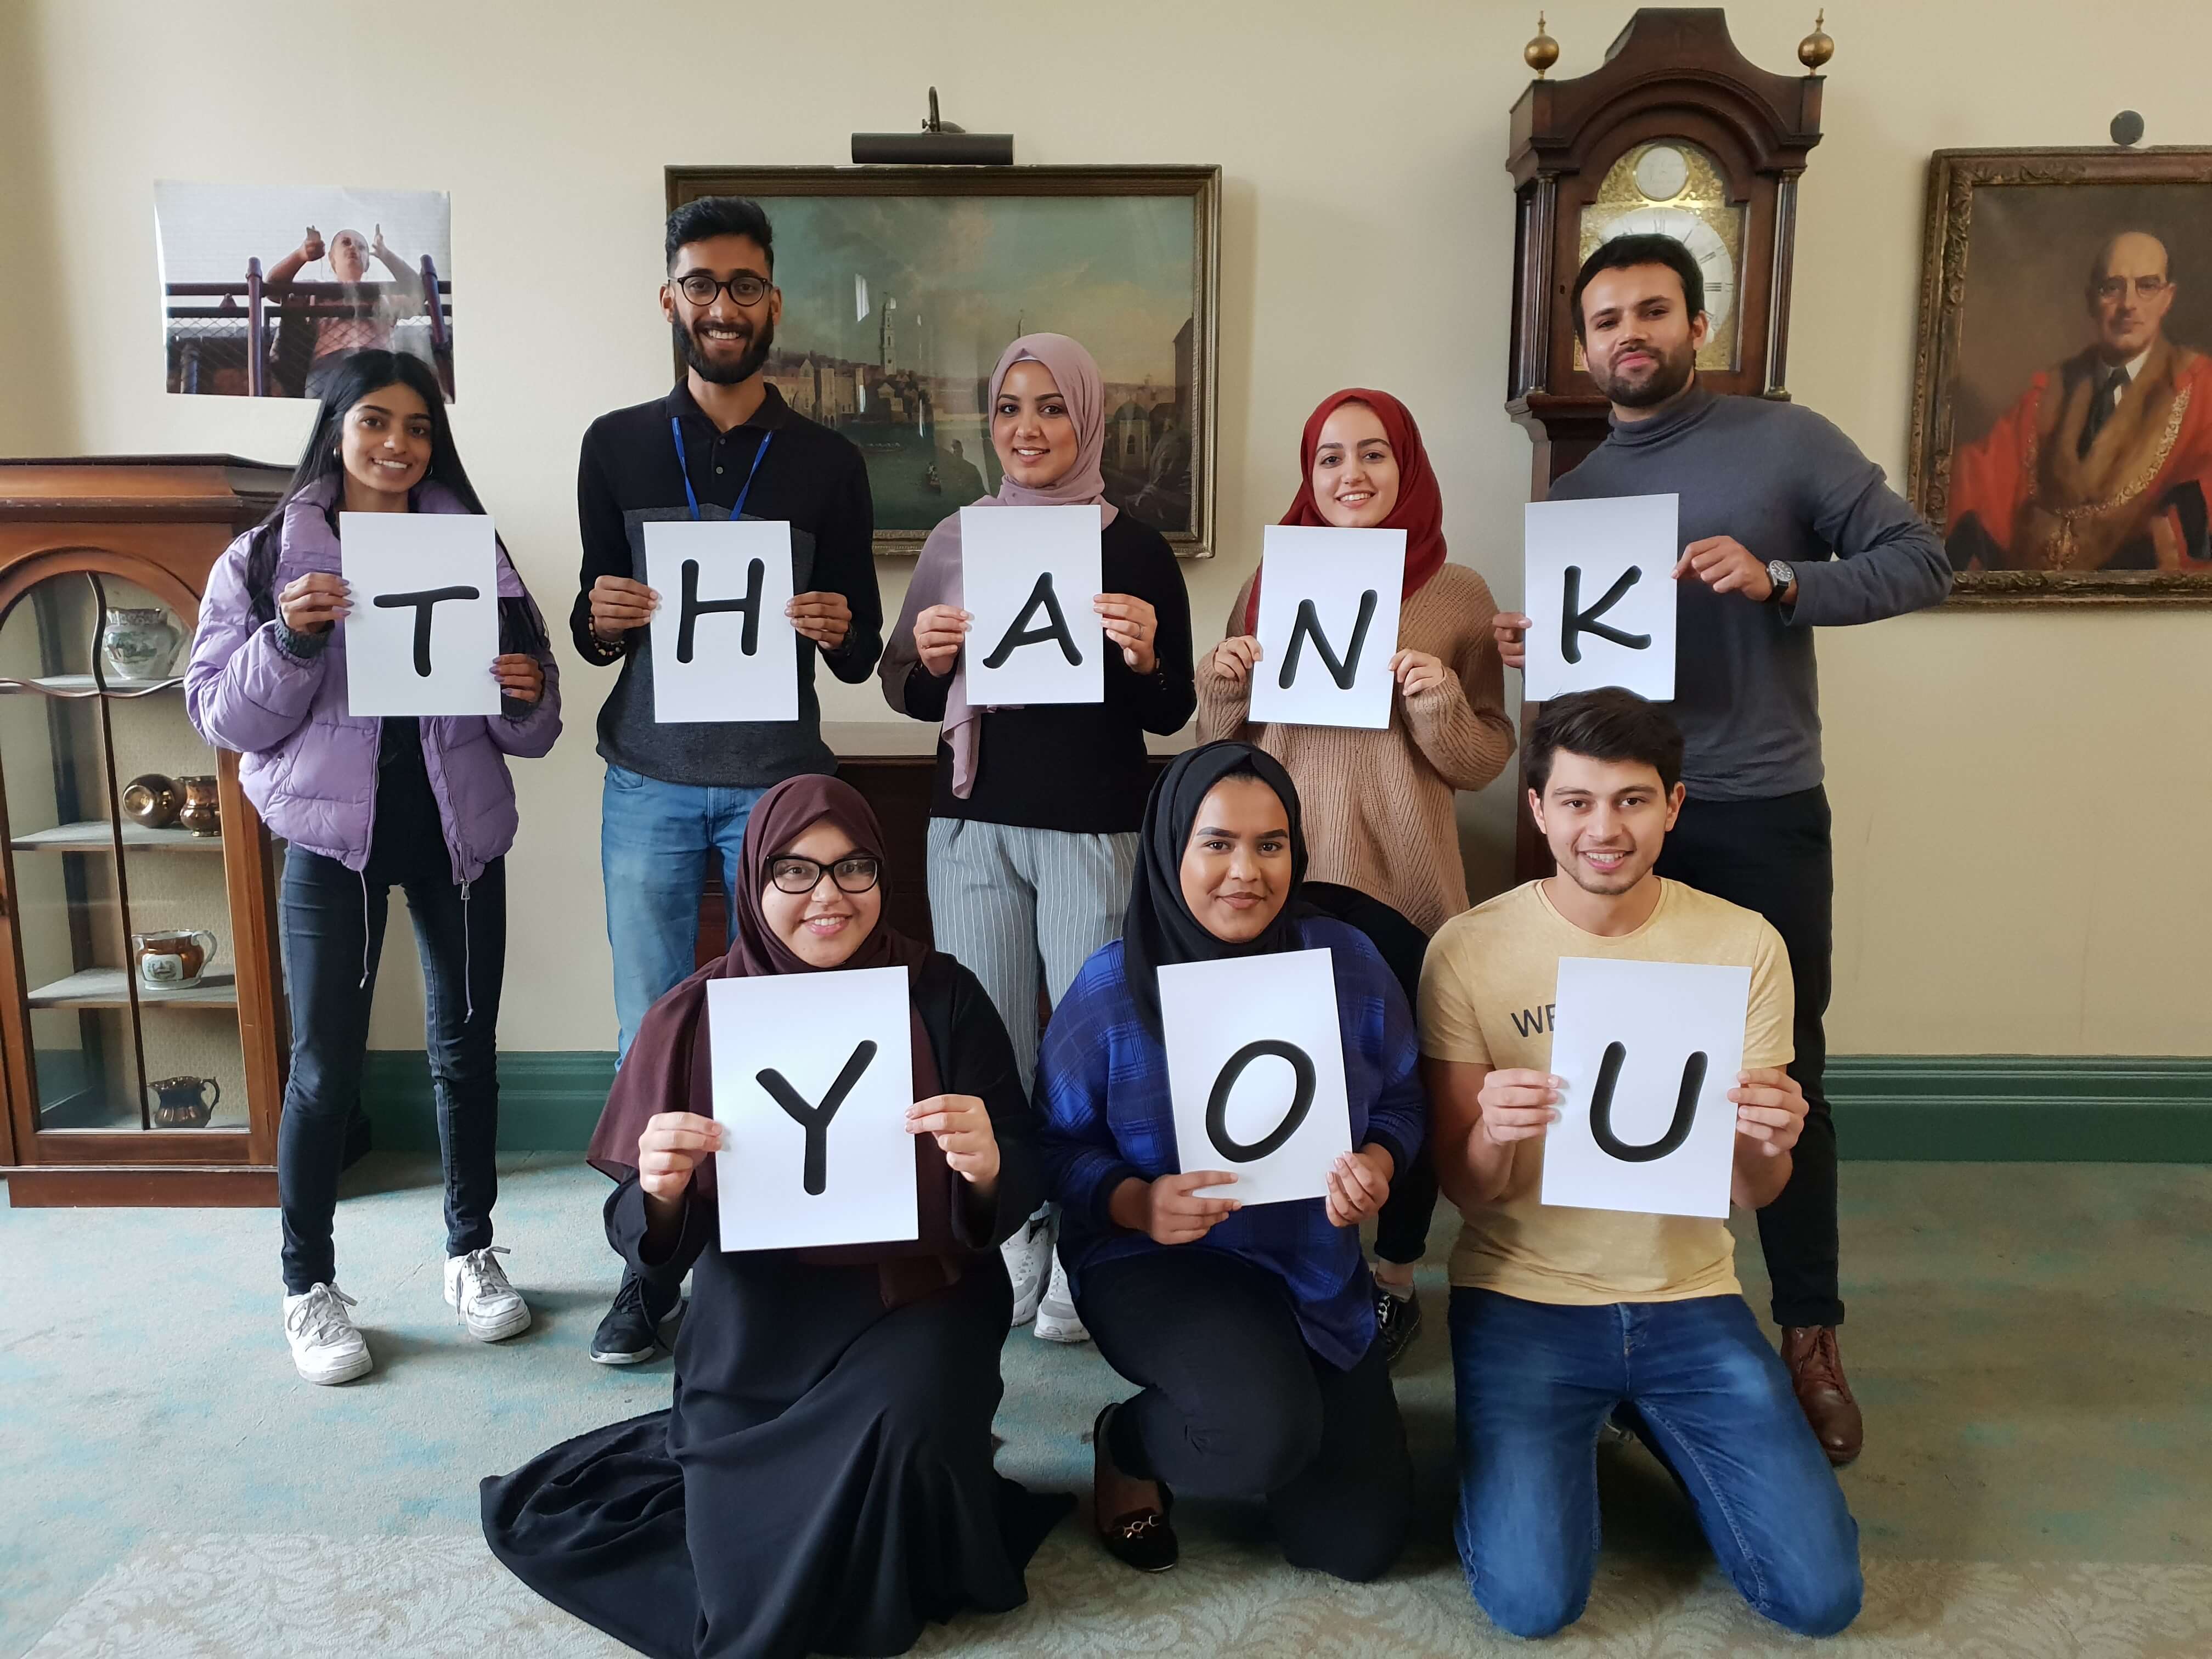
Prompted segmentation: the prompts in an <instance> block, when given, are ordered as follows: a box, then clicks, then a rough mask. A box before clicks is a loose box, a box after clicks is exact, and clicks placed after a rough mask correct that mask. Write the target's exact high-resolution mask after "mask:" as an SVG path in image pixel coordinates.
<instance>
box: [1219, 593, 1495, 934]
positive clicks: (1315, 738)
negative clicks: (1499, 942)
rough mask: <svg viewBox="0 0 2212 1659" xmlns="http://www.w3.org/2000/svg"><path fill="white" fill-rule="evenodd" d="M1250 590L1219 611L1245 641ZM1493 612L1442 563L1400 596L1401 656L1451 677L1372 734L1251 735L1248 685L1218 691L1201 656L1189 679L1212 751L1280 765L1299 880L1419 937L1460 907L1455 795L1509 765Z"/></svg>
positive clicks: (1483, 596)
mask: <svg viewBox="0 0 2212 1659" xmlns="http://www.w3.org/2000/svg"><path fill="white" fill-rule="evenodd" d="M1251 591H1252V584H1251V582H1250V581H1249V580H1247V581H1246V582H1245V584H1244V586H1243V587H1242V588H1241V589H1239V590H1238V592H1237V603H1236V605H1235V607H1234V608H1233V609H1231V611H1230V613H1229V624H1228V627H1229V632H1230V633H1231V634H1232V635H1234V634H1241V633H1243V631H1244V605H1245V601H1246V600H1247V599H1249V597H1250V594H1251ZM1497 611H1498V605H1497V603H1496V601H1494V600H1493V599H1492V598H1491V597H1490V585H1489V584H1488V583H1487V582H1486V581H1484V580H1482V578H1481V577H1480V576H1479V575H1477V574H1475V573H1474V571H1472V570H1469V569H1468V568H1467V567H1466V566H1464V565H1456V564H1448V565H1446V566H1444V568H1443V569H1441V570H1439V571H1438V572H1437V574H1435V575H1433V576H1431V577H1430V578H1429V580H1428V581H1427V582H1426V583H1425V584H1424V585H1423V586H1422V587H1421V589H1420V591H1419V592H1417V593H1415V594H1414V595H1413V598H1411V599H1407V601H1406V604H1405V608H1404V610H1403V611H1401V613H1400V614H1399V618H1398V647H1399V648H1400V649H1401V650H1410V651H1425V652H1427V653H1430V654H1431V656H1434V657H1437V658H1439V659H1442V660H1443V665H1444V666H1445V667H1446V668H1447V669H1448V670H1449V671H1450V672H1449V675H1448V676H1447V677H1446V678H1445V680H1444V683H1443V685H1442V686H1441V687H1439V688H1438V689H1437V690H1433V691H1425V692H1423V693H1422V694H1421V695H1420V696H1416V697H1407V696H1403V695H1402V694H1401V695H1398V696H1394V697H1393V699H1392V702H1391V706H1390V724H1389V727H1388V728H1386V729H1385V730H1383V731H1379V732H1378V731H1370V730H1366V729H1364V728H1358V727H1352V726H1285V725H1280V724H1276V723H1272V722H1271V723H1269V724H1267V725H1265V726H1255V725H1253V724H1252V722H1251V720H1250V714H1251V704H1252V686H1251V682H1250V680H1249V679H1245V680H1242V681H1234V682H1232V681H1228V680H1224V679H1222V678H1220V677H1218V675H1216V674H1215V673H1214V672H1213V671H1212V661H1211V657H1210V655H1209V657H1208V659H1207V660H1206V661H1205V662H1201V663H1200V665H1199V670H1198V732H1199V736H1200V738H1202V739H1204V740H1206V741H1207V742H1211V741H1212V740H1213V739H1214V738H1231V737H1242V738H1244V739H1245V741H1247V742H1248V743H1256V744H1259V746H1260V747H1261V748H1262V749H1264V750H1267V752H1268V753H1269V754H1271V755H1273V756H1274V757H1275V758H1276V759H1278V760H1279V761H1281V762H1282V763H1283V765H1284V766H1285V768H1286V769H1288V770H1289V772H1290V775H1291V781H1292V782H1293V783H1295V784H1297V787H1298V801H1299V805H1300V806H1301V807H1302V809H1303V810H1304V815H1305V831H1306V847H1307V852H1308V868H1307V871H1306V874H1307V877H1308V878H1310V879H1311V880H1314V881H1329V882H1335V883H1336V884H1339V885H1340V886H1344V887H1356V888H1358V890H1360V891H1362V892H1364V893H1367V894H1370V895H1371V896H1374V897H1376V898H1378V899H1381V900H1382V901H1383V902H1384V903H1385V904H1387V905H1389V906H1390V908H1392V909H1394V910H1396V911H1398V912H1399V913H1400V914H1401V915H1404V916H1405V918H1406V919H1407V921H1410V922H1412V923H1413V925H1414V926H1415V927H1419V929H1420V930H1421V931H1422V932H1423V933H1435V932H1436V931H1437V928H1439V927H1442V926H1443V924H1444V923H1445V922H1446V921H1449V920H1450V919H1451V918H1452V917H1454V916H1455V915H1458V914H1459V913H1460V912H1461V911H1462V910H1464V909H1466V908H1467V871H1466V868H1465V866H1462V864H1461V862H1460V856H1459V823H1458V819H1457V818H1456V817H1455V815H1454V813H1453V811H1452V792H1453V791H1454V790H1455V789H1480V788H1481V787H1484V786H1485V785H1486V784H1487V783H1489V782H1490V781H1491V780H1492V779H1493V778H1495V777H1496V776H1497V775H1498V774H1499V773H1500V772H1502V771H1504V769H1505V763H1506V762H1507V761H1508V760H1510V759H1511V758H1512V756H1513V726H1512V722H1511V721H1510V720H1507V719H1506V717H1505V671H1504V665H1503V664H1501V663H1500V662H1499V661H1498V647H1497V644H1496V642H1495V641H1493V640H1492V637H1491V632H1490V619H1491V617H1492V616H1494V615H1495V614H1496V613H1497Z"/></svg>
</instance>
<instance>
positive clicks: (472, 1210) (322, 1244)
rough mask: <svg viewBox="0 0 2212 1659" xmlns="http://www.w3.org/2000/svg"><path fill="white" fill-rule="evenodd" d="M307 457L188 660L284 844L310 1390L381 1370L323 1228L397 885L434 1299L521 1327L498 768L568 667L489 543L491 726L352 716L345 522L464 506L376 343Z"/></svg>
mask: <svg viewBox="0 0 2212 1659" xmlns="http://www.w3.org/2000/svg"><path fill="white" fill-rule="evenodd" d="M328 387H329V390H328V392H327V395H326V396H325V398H324V400H323V404H322V408H321V410H320V411H319V413H318V414H317V416H316V419H315V425H314V428H313V431H312V432H311V433H310V434H309V435H308V438H307V450H306V452H305V453H303V454H302V455H301V459H300V465H299V466H298V468H297V469H296V470H295V471H294V473H293V475H292V480H291V483H290V484H289V486H288V487H287V488H286V489H285V491H284V495H283V498H282V499H281V500H280V501H278V503H277V505H276V507H275V508H274V509H273V510H272V511H271V512H270V515H269V517H268V518H267V519H266V520H264V521H263V522H262V524H261V525H260V526H258V528H256V529H254V530H252V531H250V532H247V533H246V535H244V536H241V537H240V538H239V539H238V540H237V541H235V542H234V543H232V544H231V545H230V548H229V550H228V551H226V552H225V553H224V554H223V556H222V558H221V560H219V561H218V562H216V567H215V570H214V573H213V574H212V575H211V576H210V580H209V584H208V595H207V600H206V603H205V604H204V605H202V606H201V609H200V619H199V628H198V630H197V633H195V635H193V638H192V653H191V662H190V664H189V665H187V666H186V668H185V710H186V712H187V714H189V715H190V717H191V723H192V727H193V729H194V730H195V731H197V732H198V733H199V734H200V735H201V736H202V737H203V738H206V739H207V740H208V742H210V743H211V744H216V745H218V746H219V747H222V748H224V749H230V750H236V751H237V752H238V754H239V755H240V762H239V784H240V787H241V788H243V789H244V790H245V791H246V798H247V799H250V800H251V801H252V803H253V804H254V805H255V807H256V808H258V810H259V811H260V813H261V815H262V817H264V818H265V819H267V820H268V823H269V827H270V829H271V830H272V831H274V832H275V833H276V835H278V836H282V837H283V839H284V840H285V841H286V842H289V847H288V848H287V849H286V852H285V855H284V878H283V894H282V896H281V900H280V902H279V904H278V908H277V924H278V926H279V927H281V928H282V929H283V946H284V951H283V955H284V988H285V994H286V998H287V1002H288V1006H289V1011H290V1018H291V1026H292V1062H291V1069H290V1074H289V1077H288V1078H287V1079H286V1081H285V1085H284V1104H283V1115H282V1117H281V1119H280V1121H279V1124H278V1128H277V1135H276V1191H277V1204H278V1206H279V1208H280V1210H281V1211H282V1213H283V1241H284V1243H283V1270H284V1298H283V1321H284V1334H285V1339H286V1340H287V1341H288V1342H289V1345H290V1346H291V1350H292V1360H293V1364H294V1365H295V1368H296V1369H297V1370H298V1371H299V1373H300V1375H301V1377H302V1378H304V1379H305V1380H307V1382H310V1383H345V1382H350V1381H351V1380H352V1379H353V1378H355V1377H356V1376H362V1375H364V1374H365V1373H366V1372H367V1371H368V1370H369V1368H370V1366H371V1364H372V1363H373V1362H372V1359H371V1357H370V1354H369V1351H368V1344H367V1343H366V1342H365V1341H363V1340H362V1334H361V1333H360V1332H359V1331H358V1330H357V1329H356V1328H355V1327H354V1324H353V1321H352V1318H351V1316H350V1315H349V1313H348V1311H347V1310H349V1309H350V1308H351V1307H353V1306H354V1305H355V1304H354V1300H353V1298H352V1297H349V1296H347V1295H346V1294H345V1293H344V1292H343V1291H341V1290H339V1288H338V1286H337V1261H336V1256H335V1254H334V1250H333V1246H332V1243H331V1223H332V1219H333V1217H334V1215H335V1213H336V1211H337V1196H338V1171H339V1169H340V1167H341V1165H342V1164H343V1162H344V1157H345V1139H346V1126H347V1123H348V1121H349V1119H350V1118H351V1116H352V1115H353V1113H354V1110H355V1109H356V1105H357V1103H358V1101H359V1097H360V1093H361V1067H362V1055H363V1054H364V1053H365V1052H366V1051H367V1049H368V1014H369V1003H370V1000H371V999H372V998H373V997H374V994H375V988H376V970H377V963H378V959H379V957H380V956H381V954H382V952H383V948H384V929H385V907H386V897H387V896H388V893H389V890H391V889H392V887H394V886H398V887H400V888H402V889H404V890H405V892H406V895H407V908H408V911H409V913H410V915H412V917H413V918H414V923H415V939H416V948H417V950H418V951H420V953H421V955H422V977H423V981H424V982H425V987H426V989H427V1006H425V1008H424V1011H423V1018H424V1024H425V1026H426V1030H425V1032H424V1036H425V1039H426V1044H427V1047H428V1049H429V1055H430V1078H431V1082H432V1084H433V1085H434V1086H435V1091H436V1096H437V1110H438V1144H439V1147H440V1150H441V1152H442V1154H443V1157H444V1162H445V1170H446V1272H445V1291H446V1300H447V1304H449V1305H451V1306H453V1308H455V1309H456V1310H457V1311H458V1312H459V1316H460V1319H461V1322H462V1323H463V1324H465V1326H466V1327H467V1328H468V1331H469V1334H471V1336H474V1337H477V1338H478V1339H480V1340H483V1341H486V1342H496V1341H499V1340H501V1339H503V1338H506V1337H510V1336H513V1335H516V1334H519V1333H520V1332H522V1331H525V1330H527V1329H528V1328H530V1309H529V1306H528V1304H526V1303H525V1302H524V1301H523V1299H522V1297H521V1295H520V1292H519V1291H516V1290H515V1289H514V1287H513V1285H510V1284H509V1283H508V1282H507V1275H506V1273H505V1272H504V1271H503V1270H502V1269H501V1267H500V1264H499V1261H498V1258H499V1257H500V1256H501V1255H506V1254H507V1252H506V1251H505V1250H504V1249H502V1248H501V1247H500V1246H498V1245H495V1244H494V1243H492V1225H491V1212H492V1206H493V1204H494V1202H495V1200H496V1199H497V1197H498V1194H499V1176H498V1173H497V1171H496V1170H495V1168H494V1167H493V1163H492V1154H493V1149H494V1147H495V1145H496V1143H497V1140H498V1135H499V1072H498V1054H497V1048H498V1043H497V1028H498V1024H499V999H500V989H501V981H502V979H503V976H504V974H505V970H506V963H507V860H506V854H507V848H509V847H510V846H511V845H513V841H514V833H515V826H516V814H515V805H514V785H513V781H511V780H510V779H509V778H508V776H507V759H508V757H521V758H524V759H536V758H537V757H540V756H542V755H544V753H545V752H546V751H547V750H550V749H551V748H552V746H553V740H554V739H555V738H557V737H558V736H559V735H560V732H561V713H560V708H561V698H560V680H559V675H558V673H557V671H556V669H555V667H554V665H553V652H552V647H551V646H550V644H549V643H548V641H547V640H546V636H545V624H544V621H543V619H542V618H541V617H539V615H538V607H537V606H536V605H533V604H532V602H531V599H530V595H529V594H528V592H526V591H525V589H524V587H523V586H522V579H521V578H520V576H519V575H517V574H515V570H514V566H513V563H512V562H510V561H509V560H508V558H507V550H506V549H505V548H504V547H501V548H500V549H499V563H498V571H499V613H500V643H501V653H502V654H501V655H500V656H498V657H496V658H495V659H493V660H492V661H491V662H490V663H489V664H487V665H486V667H485V671H487V672H488V673H489V674H490V675H491V676H492V677H493V678H495V679H496V680H497V681H498V682H499V684H500V690H501V704H500V708H501V712H500V713H499V714H496V715H494V716H489V717H487V716H484V715H479V714H471V715H465V716H454V717H450V718H449V717H423V718H420V719H418V718H416V717H415V716H412V715H406V716H387V717H386V718H384V719H382V720H375V719H371V718H368V717H367V716H356V715H353V714H348V713H347V712H346V709H347V690H346V666H345V665H346V636H345V629H344V626H343V623H344V621H345V617H346V615H347V612H348V610H349V599H348V592H347V587H346V584H345V582H344V580H343V579H342V578H341V577H340V575H339V574H338V571H339V564H338V520H337V515H338V514H339V513H341V512H344V513H483V504H482V502H480V501H478V500H477V493H476V490H475V489H474V487H473V486H471V484H470V483H469V477H468V474H467V472H466V471H464V470H463V468H462V466H461V459H460V456H459V453H457V452H456V451H455V449H454V447H453V431H452V428H450V427H449V426H448V425H447V421H446V404H445V400H444V398H442V397H441V395H440V392H439V386H438V381H437V377H436V376H435V374H433V373H432V372H431V370H430V369H429V368H428V366H426V365H425V364H423V363H422V362H420V361H419V360H417V359H416V358H414V357H410V356H405V355H404V354H398V353H393V352H389V351H375V350H364V351H357V352H354V353H352V354H351V355H349V356H348V357H347V358H346V359H345V361H344V362H343V365H341V366H340V367H339V368H337V370H336V371H335V372H334V373H333V374H332V375H331V379H330V380H329V382H328Z"/></svg>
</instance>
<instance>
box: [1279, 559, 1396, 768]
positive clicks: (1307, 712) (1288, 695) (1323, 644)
mask: <svg viewBox="0 0 2212 1659" xmlns="http://www.w3.org/2000/svg"><path fill="white" fill-rule="evenodd" d="M1261 543H1262V548H1263V552H1262V555H1261V564H1260V618H1259V635H1258V638H1259V641H1260V660H1259V661H1258V662H1257V663H1255V665H1253V670H1252V718H1253V719H1254V720H1269V721H1280V722H1283V723H1285V724H1286V725H1292V726H1365V727H1369V728H1371V729H1374V730H1376V731H1380V730H1381V729H1382V728H1383V727H1384V726H1389V724H1390V699H1391V697H1392V696H1393V695H1394V693H1395V683H1394V679H1393V677H1392V675H1391V672H1390V659H1391V658H1392V657H1394V656H1395V655H1396V654H1397V652H1398V611H1399V608H1400V605H1401V600H1402V599H1403V595H1404V589H1405V585H1406V532H1404V531H1402V530H1340V529H1337V528H1335V527H1334V526H1328V525H1298V524H1271V525H1269V526H1267V530H1266V532H1265V533H1264V535H1263V537H1262V538H1261Z"/></svg>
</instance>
